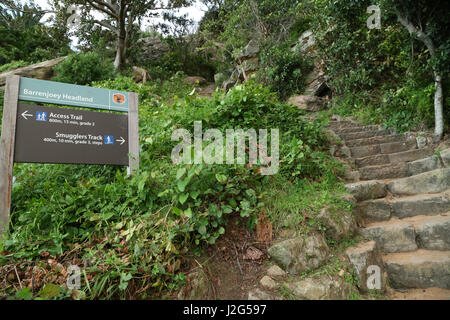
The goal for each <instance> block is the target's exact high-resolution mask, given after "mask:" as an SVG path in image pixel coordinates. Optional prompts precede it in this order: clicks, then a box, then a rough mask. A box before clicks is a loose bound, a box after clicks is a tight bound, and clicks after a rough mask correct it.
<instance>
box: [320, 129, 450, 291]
mask: <svg viewBox="0 0 450 320" xmlns="http://www.w3.org/2000/svg"><path fill="white" fill-rule="evenodd" d="M329 128H330V130H332V131H334V133H336V135H337V136H339V137H340V138H341V139H342V141H343V142H344V144H345V145H344V146H343V147H341V150H342V151H343V152H341V153H342V154H346V155H347V157H348V159H347V160H348V161H349V162H350V164H352V165H353V167H354V168H355V173H357V174H356V175H353V176H356V177H357V180H359V181H357V182H353V183H350V184H347V185H346V188H347V190H348V191H349V192H350V193H351V194H352V195H353V196H354V197H355V198H356V200H357V201H358V203H357V214H358V218H359V220H360V225H361V227H362V228H361V235H362V236H363V238H365V239H367V240H371V241H375V242H376V246H377V247H378V248H379V250H381V253H382V261H383V263H384V266H383V268H384V270H385V271H386V273H387V277H388V280H389V281H388V283H389V285H390V287H391V288H393V289H394V290H398V291H401V292H408V291H410V292H415V293H416V292H417V289H427V288H430V289H427V290H431V292H439V295H440V297H441V298H442V296H445V298H447V299H450V149H447V150H445V151H443V152H441V154H440V155H436V154H435V153H434V150H433V149H432V148H430V147H427V146H423V145H421V147H420V148H418V143H417V140H416V137H413V136H412V135H407V134H403V135H402V134H395V132H393V131H391V130H382V129H381V128H379V127H378V126H372V125H371V126H360V125H358V124H357V123H354V122H352V121H331V122H330V124H329ZM356 171H357V172H356ZM424 292H425V291H424ZM406 297H407V296H406Z"/></svg>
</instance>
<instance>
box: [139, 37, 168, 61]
mask: <svg viewBox="0 0 450 320" xmlns="http://www.w3.org/2000/svg"><path fill="white" fill-rule="evenodd" d="M137 45H138V46H139V47H140V48H141V50H142V56H141V57H140V59H139V60H140V62H143V63H148V62H152V61H155V60H158V59H160V58H161V57H162V56H164V55H165V54H166V53H168V52H169V51H170V46H169V45H168V44H167V43H166V42H164V41H162V40H161V39H160V38H159V37H158V36H154V37H147V38H142V39H139V40H138V41H137Z"/></svg>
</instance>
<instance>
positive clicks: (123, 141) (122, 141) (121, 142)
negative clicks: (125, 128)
mask: <svg viewBox="0 0 450 320" xmlns="http://www.w3.org/2000/svg"><path fill="white" fill-rule="evenodd" d="M116 141H117V142H120V145H123V144H124V143H125V139H124V138H122V137H120V140H116Z"/></svg>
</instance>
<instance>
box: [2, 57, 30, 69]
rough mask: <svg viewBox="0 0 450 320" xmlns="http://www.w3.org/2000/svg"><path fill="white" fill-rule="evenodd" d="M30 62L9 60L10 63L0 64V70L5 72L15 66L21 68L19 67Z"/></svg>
mask: <svg viewBox="0 0 450 320" xmlns="http://www.w3.org/2000/svg"><path fill="white" fill-rule="evenodd" d="M29 64H30V62H26V61H23V60H19V61H11V62H10V63H7V64H4V65H2V66H0V72H6V71H9V70H14V69H17V68H21V67H26V66H28V65H29Z"/></svg>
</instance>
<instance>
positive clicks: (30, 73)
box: [0, 57, 67, 86]
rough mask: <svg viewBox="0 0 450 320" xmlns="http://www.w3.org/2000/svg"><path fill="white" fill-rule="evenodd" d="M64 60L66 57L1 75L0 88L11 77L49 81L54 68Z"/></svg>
mask: <svg viewBox="0 0 450 320" xmlns="http://www.w3.org/2000/svg"><path fill="white" fill-rule="evenodd" d="M66 58H67V57H61V58H56V59H53V60H48V61H44V62H41V63H37V64H33V65H30V66H26V67H23V68H19V69H15V70H11V71H7V72H4V73H1V74H0V86H4V85H5V83H6V78H8V77H10V76H13V75H18V76H21V77H26V78H34V79H40V80H50V79H51V78H52V77H53V76H54V75H55V74H54V71H53V69H54V68H55V66H56V65H57V64H58V63H60V62H61V61H63V60H64V59H66Z"/></svg>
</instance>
